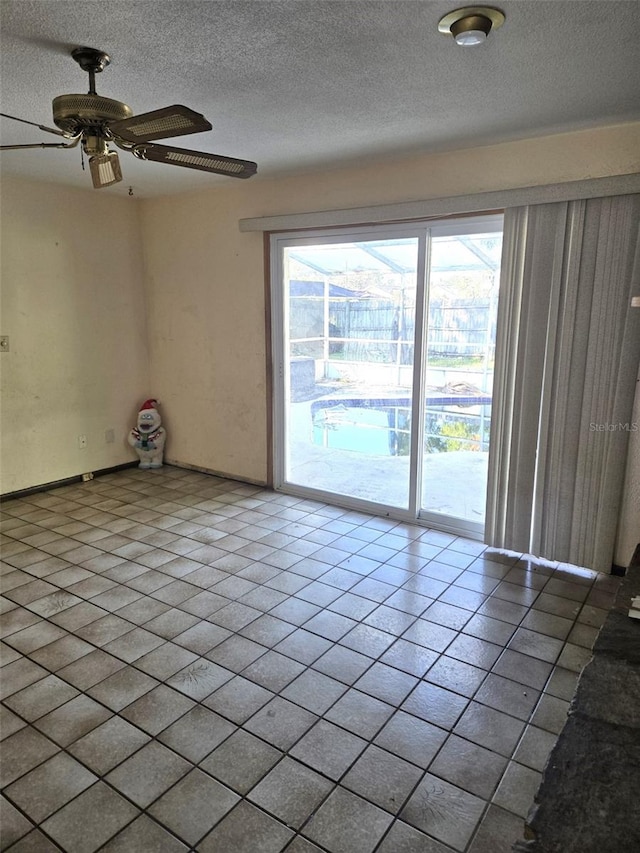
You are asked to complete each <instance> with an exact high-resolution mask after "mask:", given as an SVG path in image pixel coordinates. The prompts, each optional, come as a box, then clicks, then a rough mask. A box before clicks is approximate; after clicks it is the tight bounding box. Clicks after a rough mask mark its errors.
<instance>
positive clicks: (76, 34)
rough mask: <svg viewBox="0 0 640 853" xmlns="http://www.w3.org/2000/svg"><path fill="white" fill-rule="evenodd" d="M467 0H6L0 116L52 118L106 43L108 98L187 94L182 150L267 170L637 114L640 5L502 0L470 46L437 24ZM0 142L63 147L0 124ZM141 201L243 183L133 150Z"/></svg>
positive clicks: (48, 158)
mask: <svg viewBox="0 0 640 853" xmlns="http://www.w3.org/2000/svg"><path fill="white" fill-rule="evenodd" d="M458 5H462V3H458V4H456V2H455V0H454V2H424V0H423V1H422V2H420V0H408V2H407V0H377V2H358V0H293V2H292V0H287V2H271V0H254V1H253V2H242V0H219V2H218V0H209V2H196V0H180V2H174V0H161V2H158V0H153V2H147V0H142V2H131V1H130V0H126V2H122V0H99V2H95V1H94V0H83V2H76V0H46V2H41V1H40V0H34V1H33V2H32V1H31V0H1V3H0V15H1V19H0V48H1V52H2V60H1V62H2V65H1V70H2V78H1V79H2V84H1V85H2V111H3V112H7V113H10V114H12V115H17V116H20V117H22V118H25V119H28V120H30V121H35V122H38V123H42V124H45V125H51V124H52V117H51V100H52V98H53V97H54V96H55V95H58V94H62V93H73V92H85V91H86V89H87V76H86V75H85V74H84V73H83V72H82V71H81V70H80V69H79V67H78V66H77V65H76V64H75V62H73V60H72V59H71V58H70V56H69V53H70V50H71V49H72V48H73V47H76V46H79V45H88V46H91V47H97V48H100V49H102V50H105V51H106V52H107V53H109V54H110V56H111V59H112V64H111V65H110V66H109V67H108V68H107V69H106V70H105V71H104V72H103V73H102V74H100V75H98V77H97V90H98V93H100V94H103V95H106V96H108V97H112V98H116V99H117V100H122V101H124V102H126V103H127V104H129V105H130V106H131V107H132V109H133V111H134V112H135V113H140V112H144V111H147V110H152V109H157V108H159V107H161V106H165V105H169V104H174V103H181V104H186V105H187V106H189V107H191V108H193V109H195V110H196V111H197V112H201V113H204V115H205V116H206V117H207V118H208V119H209V120H210V121H211V123H212V124H213V131H210V132H208V133H204V134H199V135H194V136H190V137H182V138H181V139H180V140H176V141H175V143H174V144H176V145H178V146H180V147H186V148H194V149H199V150H203V151H209V152H212V153H217V154H226V155H230V156H235V157H241V158H245V159H249V160H255V161H257V163H258V169H259V172H258V177H255V178H251V180H252V181H256V180H260V176H261V175H265V176H268V175H276V174H284V173H291V172H303V171H310V170H318V169H322V168H327V167H329V168H332V167H336V166H338V165H341V164H348V163H354V162H362V161H363V160H366V161H369V162H375V161H379V160H381V159H383V158H385V157H391V156H393V157H398V156H403V155H407V154H411V153H416V152H419V151H438V150H444V149H453V148H463V147H469V146H473V145H478V144H487V143H493V142H499V141H502V140H509V139H517V138H522V137H527V136H537V135H541V134H547V133H555V132H562V131H568V130H573V129H579V128H585V127H591V126H596V125H602V124H612V123H617V122H624V121H630V120H634V119H638V118H640V103H639V99H638V93H639V92H640V62H639V60H638V44H639V43H640V4H639V3H638V2H637V0H629V2H615V0H603V2H591V0H575V1H574V0H531V1H530V0H515V2H514V0H507V2H500V3H496V5H497V6H498V7H499V8H500V9H502V10H503V11H504V12H505V14H506V22H505V24H504V26H503V27H502V28H501V29H500V30H498V31H496V32H495V33H493V34H492V35H491V36H490V37H489V39H488V40H487V42H485V44H483V45H481V46H479V47H476V48H466V49H464V48H460V47H457V46H456V45H455V43H454V42H453V39H452V38H450V37H445V36H443V35H441V34H440V33H438V21H439V19H440V18H441V17H442V16H443V15H444V14H446V13H447V12H449V11H451V10H453V9H455V8H457V6H458ZM0 141H1V142H2V144H17V143H26V142H55V141H56V138H55V137H54V136H50V135H48V134H45V133H43V132H41V131H39V130H38V129H37V128H34V127H29V126H27V125H20V124H18V123H17V122H12V121H8V120H6V119H3V120H2V124H1V125H0ZM169 144H170V143H169ZM120 159H121V164H122V170H123V175H124V182H123V183H122V184H119V185H117V186H115V187H112V188H109V189H105V190H100V192H103V193H105V192H109V193H120V194H125V193H126V192H127V190H128V187H129V185H132V186H133V187H134V191H135V194H136V195H137V196H139V197H148V196H153V195H161V194H168V193H175V192H181V191H184V190H189V189H194V188H198V187H207V186H215V185H219V183H220V182H223V181H229V180H230V179H228V178H219V177H215V176H212V175H207V174H205V173H202V172H195V171H193V170H190V169H180V168H176V167H174V166H169V165H159V164H156V163H143V162H138V161H137V160H135V159H134V158H133V157H131V156H129V155H128V154H126V153H121V155H120ZM2 169H3V172H5V173H11V174H18V175H22V176H25V177H30V178H33V179H46V180H54V181H60V182H62V183H65V184H68V185H71V186H78V187H87V188H88V187H90V184H91V181H90V177H89V174H88V172H85V173H83V172H82V169H81V165H80V151H79V149H74V150H71V151H58V150H55V149H53V150H47V151H43V150H38V149H35V150H29V151H8V152H3V154H2Z"/></svg>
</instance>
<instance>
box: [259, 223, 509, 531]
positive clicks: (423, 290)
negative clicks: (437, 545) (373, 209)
mask: <svg viewBox="0 0 640 853" xmlns="http://www.w3.org/2000/svg"><path fill="white" fill-rule="evenodd" d="M502 220H503V214H502V213H501V212H500V213H489V214H486V213H485V214H470V215H468V216H454V217H446V218H442V219H427V220H420V221H411V222H403V223H380V224H374V225H362V226H342V227H337V228H319V229H313V230H306V229H304V230H295V231H288V232H276V233H272V234H270V235H269V238H270V239H269V255H270V258H269V272H270V282H271V304H270V310H271V353H272V400H273V405H272V418H271V453H272V459H273V488H274V489H275V490H276V491H279V492H283V493H285V494H290V495H294V496H297V497H303V498H304V497H306V498H310V499H313V500H318V501H321V502H323V503H328V504H334V505H337V506H342V507H345V508H346V509H352V510H355V511H362V512H367V513H372V514H374V515H379V516H387V517H389V518H395V519H398V520H399V521H406V522H409V523H412V524H421V525H424V526H425V527H432V528H435V529H439V530H443V531H446V532H449V533H452V534H454V535H456V536H465V537H467V538H471V539H477V540H482V539H483V537H484V525H483V524H480V523H477V522H470V521H466V520H464V519H456V518H453V517H451V516H444V515H443V516H440V515H439V514H437V513H429V512H426V511H424V510H421V508H420V502H421V497H422V488H421V484H422V469H423V449H422V448H423V436H424V427H425V406H424V398H425V391H426V365H425V352H426V342H427V320H428V300H429V293H428V290H429V281H428V278H429V267H430V255H431V240H432V238H433V237H434V236H437V237H440V236H447V235H448V234H451V235H455V234H457V233H460V232H462V233H464V234H470V233H471V234H472V233H474V232H475V233H485V232H486V231H492V230H495V231H500V232H501V231H502ZM402 237H408V238H413V239H417V240H418V258H417V269H416V314H415V332H414V360H413V383H412V401H411V412H412V416H411V425H412V426H411V444H410V447H411V456H410V469H409V470H410V473H409V503H408V508H407V509H403V508H401V507H397V506H390V505H385V504H380V503H376V502H373V501H367V500H363V499H361V498H355V497H351V496H349V495H342V494H336V493H334V492H327V491H323V490H320V489H315V488H313V487H308V486H301V485H299V484H296V483H291V482H288V481H287V480H286V450H287V449H286V438H287V436H286V433H287V407H286V402H287V389H288V388H289V387H290V372H289V359H288V357H287V347H288V328H287V323H286V312H285V307H286V306H285V295H284V281H285V278H284V275H285V269H284V250H285V249H288V248H294V247H296V246H318V245H335V244H336V243H352V242H355V241H367V240H372V241H375V240H382V239H393V238H402Z"/></svg>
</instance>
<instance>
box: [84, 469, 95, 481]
mask: <svg viewBox="0 0 640 853" xmlns="http://www.w3.org/2000/svg"><path fill="white" fill-rule="evenodd" d="M90 480H93V473H92V472H91V471H88V472H87V473H86V474H83V475H82V482H83V483H88V482H89V481H90Z"/></svg>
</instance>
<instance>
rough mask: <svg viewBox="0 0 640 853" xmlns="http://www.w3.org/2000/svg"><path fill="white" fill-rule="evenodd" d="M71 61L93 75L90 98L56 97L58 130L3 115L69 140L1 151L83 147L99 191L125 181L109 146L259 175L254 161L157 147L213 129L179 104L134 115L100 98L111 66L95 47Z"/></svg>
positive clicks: (157, 159)
mask: <svg viewBox="0 0 640 853" xmlns="http://www.w3.org/2000/svg"><path fill="white" fill-rule="evenodd" d="M71 56H72V57H73V59H74V60H75V61H76V62H77V63H78V65H79V66H80V68H82V70H83V71H86V72H87V73H88V74H89V91H88V93H87V94H86V95H58V97H57V98H54V99H53V121H54V124H55V125H56V128H53V127H46V126H44V125H42V124H38V123H37V122H33V121H27V120H26V119H22V118H18V117H17V116H11V115H8V114H7V113H0V115H2V116H4V117H5V118H10V119H14V120H15V121H21V122H23V123H24V124H31V125H33V126H34V127H38V128H40V130H44V131H45V132H47V133H55V134H57V135H58V136H62V137H63V138H64V139H66V140H69V141H68V142H38V143H34V144H31V145H0V150H9V149H16V148H75V146H76V145H78V144H79V143H81V144H82V150H83V152H84V153H85V154H86V156H87V157H88V158H89V169H90V172H91V178H92V180H93V186H94V187H95V188H96V189H100V188H101V187H108V186H111V184H117V183H118V182H119V181H121V180H122V172H121V169H120V160H119V157H118V153H117V151H111V150H110V149H109V144H110V143H113V144H114V145H116V146H117V147H118V148H120V149H122V150H123V151H129V152H130V153H131V154H133V155H134V157H137V158H138V159H139V160H153V161H155V162H156V163H169V164H171V165H173V166H183V167H185V168H187V169H200V170H201V171H203V172H211V173H214V174H217V175H227V176H228V177H232V178H250V177H251V175H254V174H255V173H256V171H257V168H258V167H257V165H256V164H255V163H253V162H251V161H250V160H238V159H236V158H234V157H224V156H222V155H219V154H209V153H207V152H204V151H190V150H188V149H186V148H172V147H171V146H168V145H158V144H156V142H155V140H156V139H167V138H171V137H174V136H183V135H185V134H188V133H202V132H203V131H205V130H211V129H212V127H211V124H210V123H209V122H208V121H207V120H206V118H205V117H204V116H203V115H200V113H196V112H194V111H193V110H191V109H189V108H188V107H184V106H181V105H180V104H176V105H174V106H171V107H163V108H162V109H159V110H153V111H152V112H148V113H141V114H140V115H137V116H134V114H133V111H132V110H131V108H130V107H128V106H127V105H126V104H123V103H121V102H120V101H114V100H112V99H111V98H105V97H103V96H102V95H98V94H97V93H96V74H98V73H99V72H100V71H103V70H104V69H105V68H106V67H107V65H109V63H110V62H111V59H110V57H109V56H108V55H107V54H106V53H104V52H103V51H101V50H96V49H95V48H92V47H78V48H76V49H75V50H73V51H71Z"/></svg>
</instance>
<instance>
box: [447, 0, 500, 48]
mask: <svg viewBox="0 0 640 853" xmlns="http://www.w3.org/2000/svg"><path fill="white" fill-rule="evenodd" d="M502 24H504V14H503V13H502V12H501V11H500V10H499V9H492V8H490V7H489V6H465V7H464V8H463V9H456V10H455V12H449V14H448V15H445V16H444V18H442V20H441V21H440V23H439V24H438V30H439V32H441V33H443V34H444V35H448V36H453V38H454V40H455V43H456V44H459V45H460V46H461V47H469V46H471V45H474V44H482V42H483V41H485V40H486V38H487V36H488V35H489V33H490V32H491V30H492V29H497V28H498V27H501V26H502Z"/></svg>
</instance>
